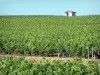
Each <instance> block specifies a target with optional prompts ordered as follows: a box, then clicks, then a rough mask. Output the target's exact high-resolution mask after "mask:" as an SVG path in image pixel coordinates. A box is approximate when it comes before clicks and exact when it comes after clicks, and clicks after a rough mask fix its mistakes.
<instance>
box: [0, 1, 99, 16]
mask: <svg viewBox="0 0 100 75" xmlns="http://www.w3.org/2000/svg"><path fill="white" fill-rule="evenodd" d="M67 10H72V11H75V12H77V15H100V0H0V15H66V14H65V13H64V12H65V11H67Z"/></svg>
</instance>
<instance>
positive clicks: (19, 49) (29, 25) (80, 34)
mask: <svg viewBox="0 0 100 75" xmlns="http://www.w3.org/2000/svg"><path fill="white" fill-rule="evenodd" d="M92 48H93V52H96V51H98V50H99V51H100V15H92V16H76V17H66V16H0V53H1V54H4V53H5V54H13V53H15V54H24V55H25V54H30V55H32V54H34V55H49V54H53V53H67V54H68V56H79V57H87V49H88V50H89V51H90V54H91V49H92ZM8 62H11V61H8ZM22 63H24V64H28V63H26V62H22ZM63 64H66V65H67V64H69V63H63ZM70 64H72V63H70ZM31 65H34V64H29V66H31ZM46 65H47V64H46ZM60 65H62V64H60ZM60 65H58V66H60ZM36 66H37V65H36ZM52 66H53V65H52ZM26 67H28V66H26ZM40 67H44V66H43V65H41V66H40ZM50 67H51V66H50ZM82 67H84V65H83V66H82ZM32 68H34V67H32ZM62 68H64V67H62ZM80 69H81V68H80ZM19 71H20V70H19ZM15 72H16V71H15ZM59 73H60V72H59ZM10 75H11V74H10ZM40 75H42V74H40ZM48 75H49V74H48Z"/></svg>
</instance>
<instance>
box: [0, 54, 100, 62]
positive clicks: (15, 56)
mask: <svg viewBox="0 0 100 75" xmlns="http://www.w3.org/2000/svg"><path fill="white" fill-rule="evenodd" d="M7 56H12V57H13V58H14V59H15V60H16V59H18V58H20V57H21V56H19V55H0V58H3V57H7ZM24 57H25V60H28V61H35V62H36V63H40V62H41V60H42V59H43V57H41V56H24ZM45 59H46V60H48V61H53V60H58V61H62V62H65V61H67V60H70V61H72V60H73V59H76V58H68V57H67V58H62V57H61V58H57V57H45ZM88 60H93V59H83V58H82V61H83V63H85V62H86V61H88ZM95 61H97V62H99V63H100V60H98V59H95Z"/></svg>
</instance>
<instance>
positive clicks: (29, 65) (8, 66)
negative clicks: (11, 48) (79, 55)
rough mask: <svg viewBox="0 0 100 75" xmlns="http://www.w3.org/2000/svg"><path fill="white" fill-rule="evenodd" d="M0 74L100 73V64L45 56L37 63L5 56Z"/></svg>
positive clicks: (1, 60)
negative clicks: (49, 59)
mask: <svg viewBox="0 0 100 75" xmlns="http://www.w3.org/2000/svg"><path fill="white" fill-rule="evenodd" d="M0 75H100V64H98V63H97V62H96V61H87V62H85V63H83V62H82V60H81V59H74V60H73V61H70V60H68V61H66V62H62V61H61V62H60V61H53V62H50V61H48V60H46V59H45V58H43V59H42V61H41V64H37V63H35V62H34V61H31V62H28V61H26V60H25V58H24V57H20V58H19V59H17V60H15V59H13V57H11V56H7V57H5V58H2V59H0Z"/></svg>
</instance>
